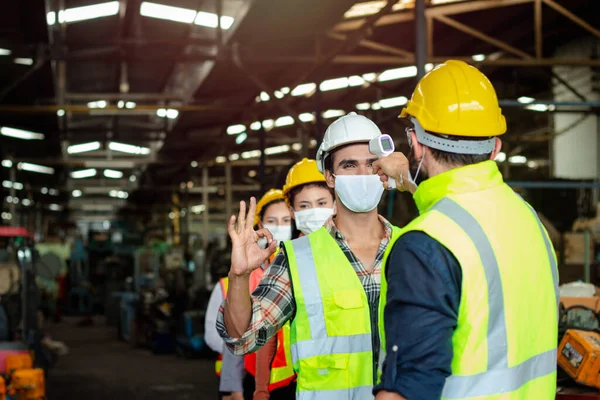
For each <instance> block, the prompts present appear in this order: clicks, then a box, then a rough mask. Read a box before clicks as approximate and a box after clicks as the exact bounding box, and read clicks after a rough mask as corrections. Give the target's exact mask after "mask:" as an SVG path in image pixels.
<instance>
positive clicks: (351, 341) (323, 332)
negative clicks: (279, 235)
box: [284, 228, 400, 400]
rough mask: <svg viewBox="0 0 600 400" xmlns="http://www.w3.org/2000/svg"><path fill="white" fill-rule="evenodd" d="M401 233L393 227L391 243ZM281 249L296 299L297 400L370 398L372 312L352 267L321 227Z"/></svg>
mask: <svg viewBox="0 0 600 400" xmlns="http://www.w3.org/2000/svg"><path fill="white" fill-rule="evenodd" d="M399 233H400V232H399V229H398V228H393V232H392V240H394V239H395V237H396V236H397V235H398V234H399ZM284 246H285V251H286V255H287V258H288V261H289V266H290V276H291V280H292V288H293V292H294V298H295V300H296V316H295V317H294V320H293V321H292V325H291V352H292V360H293V363H294V369H295V371H296V373H297V374H298V381H297V389H296V390H297V396H296V398H297V399H299V400H321V399H324V400H364V399H372V398H373V395H372V390H373V381H374V375H375V372H374V371H376V368H374V360H373V338H372V332H371V312H370V307H369V302H368V300H367V295H366V293H365V290H364V288H363V286H362V284H361V283H360V280H359V279H358V276H357V275H356V272H355V270H354V268H353V267H352V265H351V264H350V262H349V261H348V258H347V257H346V255H345V254H344V252H343V251H342V249H341V248H340V247H339V245H338V244H337V242H336V241H335V240H334V239H333V237H331V234H330V233H329V232H328V231H327V230H326V229H325V228H321V229H319V230H317V231H315V232H313V233H311V234H310V235H308V236H304V237H301V238H298V239H296V240H293V241H289V242H284ZM390 250H391V246H388V248H387V249H386V251H385V254H384V260H383V263H384V264H385V261H386V259H387V256H388V255H389V252H390ZM375 317H376V316H375Z"/></svg>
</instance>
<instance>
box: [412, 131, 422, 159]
mask: <svg viewBox="0 0 600 400" xmlns="http://www.w3.org/2000/svg"><path fill="white" fill-rule="evenodd" d="M409 135H410V141H411V143H412V151H413V154H414V155H415V159H416V160H420V159H421V158H422V157H423V153H424V152H425V146H423V145H422V144H421V143H419V141H418V140H417V134H416V133H415V131H412V130H411V131H410V132H409Z"/></svg>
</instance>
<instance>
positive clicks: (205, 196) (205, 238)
mask: <svg viewBox="0 0 600 400" xmlns="http://www.w3.org/2000/svg"><path fill="white" fill-rule="evenodd" d="M202 204H203V205H204V211H203V212H202V239H203V241H204V250H205V251H206V249H207V248H208V229H209V227H208V208H209V207H208V167H204V168H202Z"/></svg>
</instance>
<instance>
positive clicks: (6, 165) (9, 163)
mask: <svg viewBox="0 0 600 400" xmlns="http://www.w3.org/2000/svg"><path fill="white" fill-rule="evenodd" d="M2 166H3V167H4V168H11V167H12V166H13V163H12V161H10V160H2Z"/></svg>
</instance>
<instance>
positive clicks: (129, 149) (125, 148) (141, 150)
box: [108, 142, 150, 154]
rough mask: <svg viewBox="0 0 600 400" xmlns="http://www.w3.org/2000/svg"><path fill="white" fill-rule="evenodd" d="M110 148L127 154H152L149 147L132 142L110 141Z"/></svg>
mask: <svg viewBox="0 0 600 400" xmlns="http://www.w3.org/2000/svg"><path fill="white" fill-rule="evenodd" d="M108 148H109V149H111V150H113V151H120V152H121V153H127V154H150V149H149V148H148V147H141V146H134V145H132V144H126V143H118V142H110V143H108Z"/></svg>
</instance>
